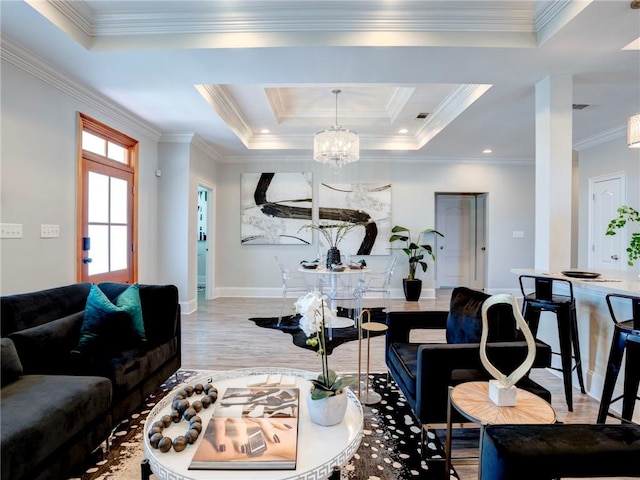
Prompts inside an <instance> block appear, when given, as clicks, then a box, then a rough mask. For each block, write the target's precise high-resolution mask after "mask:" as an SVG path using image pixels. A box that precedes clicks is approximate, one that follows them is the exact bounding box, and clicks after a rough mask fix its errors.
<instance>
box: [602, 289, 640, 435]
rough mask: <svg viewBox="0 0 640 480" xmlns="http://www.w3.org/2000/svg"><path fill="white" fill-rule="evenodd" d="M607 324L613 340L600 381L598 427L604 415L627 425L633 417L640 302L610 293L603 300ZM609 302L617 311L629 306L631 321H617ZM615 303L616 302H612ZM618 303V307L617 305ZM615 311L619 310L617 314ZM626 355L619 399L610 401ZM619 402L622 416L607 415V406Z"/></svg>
mask: <svg viewBox="0 0 640 480" xmlns="http://www.w3.org/2000/svg"><path fill="white" fill-rule="evenodd" d="M606 299H607V306H608V307H609V313H610V314H611V320H613V323H614V324H615V326H614V330H613V339H612V341H611V351H610V353H609V362H608V363H607V372H606V374H605V377H604V387H603V389H602V397H601V400H600V410H599V411H598V423H605V422H606V418H607V415H609V416H611V417H614V418H617V419H619V420H622V421H629V422H630V421H631V419H632V417H633V407H634V406H635V403H636V399H637V398H638V384H639V383H640V368H639V366H640V364H639V363H638V362H639V361H640V298H639V297H634V296H631V295H624V294H618V293H610V294H608V295H607V297H606ZM612 299H614V302H615V303H616V304H617V305H618V307H619V308H622V306H623V305H624V304H625V303H626V306H629V304H630V306H631V312H632V319H631V320H625V321H622V322H620V321H618V319H617V318H616V314H615V311H614V307H613V305H612V303H613V302H612V301H611V300H612ZM616 300H618V302H616ZM619 302H620V303H619ZM618 311H619V310H618ZM625 353H626V360H625V370H624V386H623V393H622V395H620V396H618V397H616V398H613V399H612V397H613V390H614V388H615V385H616V380H617V378H618V373H620V367H621V366H622V357H623V356H624V355H625ZM620 399H622V415H617V414H614V413H612V412H611V411H610V408H611V404H612V403H614V402H617V401H618V400H620Z"/></svg>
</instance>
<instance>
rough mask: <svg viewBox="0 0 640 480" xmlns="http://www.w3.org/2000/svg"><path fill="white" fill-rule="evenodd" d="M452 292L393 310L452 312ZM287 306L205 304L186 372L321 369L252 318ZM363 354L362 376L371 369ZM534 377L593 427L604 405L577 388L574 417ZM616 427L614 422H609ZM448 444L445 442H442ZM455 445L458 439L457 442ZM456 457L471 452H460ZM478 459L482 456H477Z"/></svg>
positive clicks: (186, 345) (342, 354)
mask: <svg viewBox="0 0 640 480" xmlns="http://www.w3.org/2000/svg"><path fill="white" fill-rule="evenodd" d="M449 297H450V290H445V291H442V292H439V293H438V295H437V298H435V299H420V301H418V302H405V301H404V300H399V299H392V300H391V309H392V310H447V309H448V306H449ZM289 300H290V303H286V304H285V305H284V314H288V313H290V309H291V308H292V305H293V302H294V300H295V299H294V298H291V299H289ZM382 305H383V302H382V299H365V301H364V307H365V308H366V307H376V306H382ZM282 306H283V303H282V300H281V299H279V298H218V299H215V300H210V301H206V300H204V299H200V300H199V302H198V311H197V312H195V313H193V314H190V315H183V316H182V352H183V353H182V367H183V368H186V369H207V370H227V369H234V368H247V367H253V366H256V365H261V366H278V367H288V368H300V369H304V370H311V371H314V370H319V369H320V361H319V359H318V358H317V356H316V354H315V353H314V352H312V351H310V350H305V349H302V348H299V347H296V346H295V345H294V344H293V343H292V342H291V336H290V335H288V334H284V333H283V332H281V331H278V330H272V329H267V328H260V327H257V326H256V325H255V324H254V323H253V322H251V321H248V319H249V318H250V317H273V316H278V315H279V314H280V311H281V308H282ZM416 340H417V341H424V342H444V341H445V340H444V331H429V332H428V333H427V334H426V335H424V336H423V337H416ZM364 357H365V354H364V350H363V364H362V371H363V372H364V371H365V369H366V364H365V363H364V360H365V358H364ZM329 366H330V368H333V369H334V370H336V371H338V372H357V370H358V342H348V343H345V344H343V345H340V346H339V347H338V348H336V349H335V350H334V351H333V353H332V354H331V356H330V357H329ZM370 370H371V372H374V373H375V372H386V366H385V363H384V336H380V337H375V338H372V339H371V358H370ZM532 378H533V379H534V380H535V381H537V382H538V383H540V384H541V385H543V386H544V387H545V388H547V389H548V390H549V391H551V394H552V399H553V400H552V405H553V407H554V409H555V411H556V414H557V418H558V421H560V422H564V423H594V422H595V419H596V417H597V413H598V407H599V403H598V401H596V400H595V399H593V398H591V397H589V396H587V395H584V394H581V393H580V391H579V390H577V389H574V394H573V399H574V400H573V402H574V406H573V412H569V411H568V409H567V406H566V403H565V399H564V388H563V384H562V379H561V378H560V377H559V376H557V375H556V373H555V372H553V373H552V372H551V371H545V370H541V369H537V370H536V371H534V372H533V373H532ZM609 422H611V423H614V422H615V420H613V419H610V420H609ZM443 440H444V439H443ZM454 441H455V439H454ZM453 451H454V456H455V455H458V454H460V453H461V454H462V455H463V456H467V455H468V452H457V451H456V450H455V443H454V449H453ZM476 455H477V452H476ZM453 465H454V467H455V468H456V471H457V472H458V473H459V475H460V477H461V479H462V480H467V479H474V478H477V462H475V463H472V464H470V465H464V464H462V462H459V463H458V462H456V460H455V458H454V461H453Z"/></svg>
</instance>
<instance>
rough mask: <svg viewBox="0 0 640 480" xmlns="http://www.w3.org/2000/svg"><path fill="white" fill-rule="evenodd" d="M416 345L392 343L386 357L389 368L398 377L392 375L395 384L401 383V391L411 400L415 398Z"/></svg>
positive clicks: (418, 345)
mask: <svg viewBox="0 0 640 480" xmlns="http://www.w3.org/2000/svg"><path fill="white" fill-rule="evenodd" d="M419 347H420V344H418V343H401V342H394V343H392V344H391V346H390V348H389V351H388V352H387V355H388V359H387V361H388V363H389V364H390V366H389V368H390V369H391V370H395V372H397V373H398V374H399V375H394V379H395V380H396V382H399V383H402V384H403V385H402V387H404V388H402V391H403V392H405V395H406V396H407V397H411V400H415V398H416V373H417V371H418V348H419Z"/></svg>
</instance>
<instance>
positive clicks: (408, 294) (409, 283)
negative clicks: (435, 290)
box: [402, 278, 422, 302]
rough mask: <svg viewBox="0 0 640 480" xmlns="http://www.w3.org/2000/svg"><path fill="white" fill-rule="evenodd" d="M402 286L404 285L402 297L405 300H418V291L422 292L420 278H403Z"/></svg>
mask: <svg viewBox="0 0 640 480" xmlns="http://www.w3.org/2000/svg"><path fill="white" fill-rule="evenodd" d="M402 286H403V287H404V298H405V299H406V300H407V302H417V301H418V300H420V293H422V280H420V279H419V278H414V279H413V280H409V279H408V278H403V279H402Z"/></svg>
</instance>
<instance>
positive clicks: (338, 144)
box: [313, 90, 360, 172]
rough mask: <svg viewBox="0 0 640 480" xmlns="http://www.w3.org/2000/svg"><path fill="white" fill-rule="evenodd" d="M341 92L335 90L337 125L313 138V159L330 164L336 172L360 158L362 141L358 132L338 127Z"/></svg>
mask: <svg viewBox="0 0 640 480" xmlns="http://www.w3.org/2000/svg"><path fill="white" fill-rule="evenodd" d="M340 92H341V90H333V91H332V92H331V93H334V94H335V96H336V123H335V125H334V126H333V127H331V128H328V129H326V130H321V131H319V132H317V133H316V135H315V137H314V138H313V159H314V160H315V161H316V162H320V163H328V164H330V165H331V166H332V168H333V171H334V172H338V171H339V170H340V168H341V167H342V166H343V165H345V164H347V163H351V162H355V161H356V160H358V159H359V158H360V139H359V137H358V134H357V133H356V132H352V131H350V130H347V129H346V128H343V127H341V126H340V125H338V94H339V93H340Z"/></svg>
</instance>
